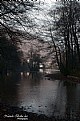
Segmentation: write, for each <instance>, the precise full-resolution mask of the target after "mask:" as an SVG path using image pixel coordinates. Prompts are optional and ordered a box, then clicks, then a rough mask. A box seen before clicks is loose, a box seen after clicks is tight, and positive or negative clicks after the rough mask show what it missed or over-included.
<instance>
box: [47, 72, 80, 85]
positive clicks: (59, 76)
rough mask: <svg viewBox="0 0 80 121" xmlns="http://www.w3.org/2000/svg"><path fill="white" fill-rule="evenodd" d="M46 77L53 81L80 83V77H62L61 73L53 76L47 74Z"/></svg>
mask: <svg viewBox="0 0 80 121" xmlns="http://www.w3.org/2000/svg"><path fill="white" fill-rule="evenodd" d="M45 77H47V78H48V79H50V78H51V79H52V80H55V79H56V80H66V81H70V82H75V83H80V77H76V76H71V75H68V76H64V75H62V74H61V73H60V72H58V73H53V74H46V75H45Z"/></svg>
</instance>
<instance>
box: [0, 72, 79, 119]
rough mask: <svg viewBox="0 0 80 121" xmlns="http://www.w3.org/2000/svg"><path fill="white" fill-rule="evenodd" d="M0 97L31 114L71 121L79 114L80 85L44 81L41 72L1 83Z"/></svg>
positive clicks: (49, 80)
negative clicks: (65, 118) (70, 120)
mask: <svg viewBox="0 0 80 121" xmlns="http://www.w3.org/2000/svg"><path fill="white" fill-rule="evenodd" d="M0 98H1V100H2V101H4V102H6V103H9V104H11V105H12V104H14V105H16V106H19V107H21V106H24V107H25V110H27V111H28V112H35V113H38V114H45V115H48V116H51V115H54V116H58V117H59V116H60V117H65V116H67V117H69V118H70V117H75V116H78V115H79V114H80V84H76V83H72V82H66V81H60V80H51V79H48V78H46V79H45V77H44V76H43V75H42V74H41V73H28V75H27V74H26V76H25V77H23V76H22V75H21V78H20V77H19V78H14V79H13V78H12V79H10V80H2V81H0Z"/></svg>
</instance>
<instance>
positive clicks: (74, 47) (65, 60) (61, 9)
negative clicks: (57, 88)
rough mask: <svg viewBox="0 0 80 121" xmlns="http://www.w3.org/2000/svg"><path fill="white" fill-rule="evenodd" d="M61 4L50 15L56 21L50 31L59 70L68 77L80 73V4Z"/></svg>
mask: <svg viewBox="0 0 80 121" xmlns="http://www.w3.org/2000/svg"><path fill="white" fill-rule="evenodd" d="M59 2H60V6H58V5H57V6H58V7H56V10H51V12H50V13H49V14H50V16H51V17H53V19H54V24H53V26H52V27H51V28H50V29H49V30H50V35H51V39H52V42H53V45H54V48H55V51H56V59H57V63H58V66H59V69H60V71H61V72H62V73H63V74H64V75H68V74H72V73H73V72H76V71H80V3H79V2H78V1H77V0H70V1H66V0H61V1H59ZM58 4H59V3H58Z"/></svg>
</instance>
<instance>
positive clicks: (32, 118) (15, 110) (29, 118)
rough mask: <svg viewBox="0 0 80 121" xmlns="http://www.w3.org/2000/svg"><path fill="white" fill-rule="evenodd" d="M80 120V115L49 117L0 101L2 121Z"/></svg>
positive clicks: (0, 118) (0, 120) (0, 117)
mask: <svg viewBox="0 0 80 121" xmlns="http://www.w3.org/2000/svg"><path fill="white" fill-rule="evenodd" d="M22 120H26V121H80V117H77V118H72V119H70V118H69V117H64V118H59V117H54V116H53V117H47V116H45V115H43V114H41V115H38V114H36V113H30V112H26V111H24V109H23V107H22V108H19V107H14V106H9V105H5V104H2V103H0V121H22Z"/></svg>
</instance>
